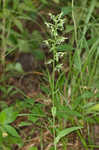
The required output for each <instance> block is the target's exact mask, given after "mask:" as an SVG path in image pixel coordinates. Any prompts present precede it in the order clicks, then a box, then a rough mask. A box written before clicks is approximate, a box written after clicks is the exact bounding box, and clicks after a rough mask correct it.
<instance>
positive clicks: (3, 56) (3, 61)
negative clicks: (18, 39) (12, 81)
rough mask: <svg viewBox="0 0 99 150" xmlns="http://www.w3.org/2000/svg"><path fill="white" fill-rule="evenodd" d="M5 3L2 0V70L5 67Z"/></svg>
mask: <svg viewBox="0 0 99 150" xmlns="http://www.w3.org/2000/svg"><path fill="white" fill-rule="evenodd" d="M5 4H6V1H5V0H3V14H4V17H3V20H2V24H3V25H2V50H1V62H2V71H4V67H5V53H6V40H5V34H6V18H5Z"/></svg>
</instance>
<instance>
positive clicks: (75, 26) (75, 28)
mask: <svg viewBox="0 0 99 150" xmlns="http://www.w3.org/2000/svg"><path fill="white" fill-rule="evenodd" d="M72 18H73V22H74V32H75V41H76V46H77V47H78V42H77V25H76V20H75V14H74V0H72Z"/></svg>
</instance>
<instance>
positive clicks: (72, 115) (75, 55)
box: [0, 0, 99, 150]
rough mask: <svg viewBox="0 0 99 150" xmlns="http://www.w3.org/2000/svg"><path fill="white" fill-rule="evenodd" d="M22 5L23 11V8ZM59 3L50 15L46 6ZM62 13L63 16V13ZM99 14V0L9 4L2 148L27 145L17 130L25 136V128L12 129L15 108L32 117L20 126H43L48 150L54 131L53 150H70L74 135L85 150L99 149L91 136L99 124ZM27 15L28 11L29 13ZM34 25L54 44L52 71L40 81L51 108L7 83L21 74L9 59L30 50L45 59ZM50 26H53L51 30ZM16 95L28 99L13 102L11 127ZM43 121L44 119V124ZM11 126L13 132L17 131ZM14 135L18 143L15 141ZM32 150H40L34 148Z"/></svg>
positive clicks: (4, 18) (2, 58) (4, 24)
mask: <svg viewBox="0 0 99 150" xmlns="http://www.w3.org/2000/svg"><path fill="white" fill-rule="evenodd" d="M54 2H56V3H54ZM19 3H20V5H21V7H22V9H21V8H19V7H18V6H19ZM32 4H34V5H32ZM54 5H56V7H55V8H54V13H53V14H50V16H48V14H47V15H46V8H48V6H49V7H50V8H51V7H52V6H54ZM38 6H39V7H38ZM37 7H38V8H37ZM58 9H59V10H60V11H61V13H59V12H60V11H57V10H58ZM97 10H99V2H97V1H96V0H91V1H90V2H89V1H88V0H85V1H81V0H79V1H78V2H75V1H74V0H72V2H70V1H65V0H63V1H62V2H61V1H54V0H53V1H52V2H48V1H47V0H44V1H43V0H42V1H38V2H34V3H33V2H32V0H30V1H29V2H26V1H25V0H24V1H23V2H19V1H18V2H16V1H14V2H13V5H11V4H9V3H6V2H5V1H3V7H2V13H1V23H0V31H1V32H2V35H0V38H1V42H0V45H1V50H0V54H1V55H0V62H1V66H2V68H3V70H2V72H3V75H2V76H1V79H0V83H1V85H0V91H1V92H2V96H1V99H2V104H1V106H0V109H1V112H0V115H1V119H0V121H1V122H0V125H1V126H0V139H1V140H0V145H1V148H2V149H4V150H5V145H6V146H7V147H8V150H10V149H11V148H12V147H13V144H18V140H19V141H20V144H19V146H20V147H21V146H23V143H22V141H21V139H20V137H17V136H18V134H17V132H16V130H15V129H17V130H18V131H20V132H21V128H20V127H19V126H18V127H15V128H14V127H12V126H11V125H10V123H12V122H13V121H15V119H16V118H15V116H14V112H13V111H12V108H16V110H17V116H18V117H23V116H27V120H26V121H23V122H22V123H20V125H21V126H27V127H29V125H31V124H33V125H37V126H39V129H38V130H39V131H40V132H41V134H40V142H41V143H40V145H41V149H42V150H43V149H44V145H43V129H45V130H47V131H49V132H50V134H51V136H52V137H53V138H52V141H51V142H52V143H51V144H52V147H50V150H51V149H53V150H57V149H58V146H59V144H60V143H61V147H62V149H64V150H66V149H68V140H69V135H70V133H71V135H73V134H74V135H76V136H77V137H78V138H79V140H80V141H79V142H81V143H82V147H83V148H84V150H88V149H89V148H90V149H91V150H93V149H94V148H95V147H98V145H95V143H94V139H93V136H92V134H93V133H92V132H90V131H91V127H92V126H94V124H98V123H99V119H98V114H99V103H98V99H99V23H98V22H99V19H98V14H97ZM24 11H26V12H27V13H26V14H25V13H24ZM39 11H41V12H43V11H44V12H43V13H44V14H45V16H44V15H41V16H39ZM6 12H9V13H6ZM50 12H51V11H50ZM56 12H57V13H56ZM39 17H41V19H42V21H43V23H42V24H41V25H39V24H38V22H37V18H39ZM47 17H49V18H50V19H47ZM9 18H10V19H9ZM47 20H49V21H47ZM22 21H23V22H22ZM28 21H30V22H31V24H32V25H33V24H36V25H38V26H39V28H40V30H42V29H43V31H44V32H45V35H46V36H45V37H46V40H45V44H47V46H48V50H49V52H48V54H51V55H50V56H51V57H50V58H49V60H47V61H46V68H47V69H46V71H44V72H43V70H42V72H43V75H44V76H43V77H44V80H43V81H42V82H43V83H40V84H42V85H41V90H42V91H43V93H44V94H45V95H44V97H43V96H42V95H38V97H39V98H40V99H46V100H45V101H46V102H47V101H50V103H49V105H48V106H47V107H48V109H47V110H46V109H45V108H46V104H45V103H44V104H42V103H35V99H36V98H35V99H32V98H29V97H28V96H26V94H25V93H24V92H22V91H21V90H20V89H19V90H18V89H17V88H15V87H14V86H12V85H8V84H7V81H9V79H10V77H13V76H14V75H13V74H14V71H16V72H18V73H19V72H20V71H21V66H20V65H14V64H13V63H12V62H11V64H10V65H9V64H8V65H7V64H6V59H7V57H8V56H9V55H11V54H12V53H14V54H16V53H17V52H18V51H19V52H30V53H32V54H33V55H34V56H35V57H37V58H38V59H44V57H45V55H44V52H41V50H40V45H41V44H42V42H43V37H42V34H41V33H40V30H38V31H37V30H35V28H34V29H33V31H32V33H30V31H29V29H28ZM44 22H47V23H46V25H47V27H45V25H44ZM24 24H26V25H27V26H25V30H23V29H24ZM14 27H16V28H17V30H18V31H17V30H15V29H14ZM46 32H47V33H46ZM46 59H48V58H46ZM50 68H51V69H50ZM15 69H16V70H15ZM21 75H23V73H22V74H20V73H19V76H21ZM43 77H42V78H43ZM20 78H21V77H20ZM14 90H15V91H14ZM16 93H21V94H22V95H23V97H24V98H23V99H24V100H23V101H20V99H18V100H17V101H16V100H15V102H14V104H11V106H12V107H11V110H10V109H8V113H9V114H12V118H13V117H14V119H12V118H11V116H10V118H11V121H10V122H7V125H6V123H5V120H6V110H7V108H8V105H7V104H6V99H7V98H8V96H9V97H11V96H12V95H14V94H16ZM38 97H37V98H38ZM3 102H4V103H3ZM24 110H25V111H26V113H24ZM10 111H11V112H10ZM22 111H23V112H22ZM40 119H42V120H43V121H42V122H41V120H40ZM2 122H3V123H2ZM46 122H47V123H46ZM47 125H48V126H47ZM8 126H10V129H9V127H8ZM7 127H8V128H7ZM11 127H12V128H13V129H12V130H13V133H11ZM33 127H34V126H33ZM34 130H35V129H34ZM33 132H34V131H33ZM84 132H85V134H84ZM93 132H94V131H93ZM4 133H7V134H8V135H7V134H6V136H7V137H6V143H5V142H4V140H5V137H4V136H3V135H4ZM14 134H15V140H14V141H13V136H14ZM86 137H87V139H86ZM18 138H19V139H18ZM30 138H31V136H30ZM9 139H11V142H12V143H10V144H8V142H9ZM30 140H31V139H30ZM32 149H37V148H36V147H33V148H32V147H31V150H32Z"/></svg>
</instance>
